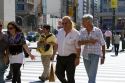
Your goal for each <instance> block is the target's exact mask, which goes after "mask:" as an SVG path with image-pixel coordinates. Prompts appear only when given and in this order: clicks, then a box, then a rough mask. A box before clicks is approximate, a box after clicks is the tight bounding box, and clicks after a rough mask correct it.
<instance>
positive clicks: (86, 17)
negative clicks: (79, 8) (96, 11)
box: [82, 14, 93, 23]
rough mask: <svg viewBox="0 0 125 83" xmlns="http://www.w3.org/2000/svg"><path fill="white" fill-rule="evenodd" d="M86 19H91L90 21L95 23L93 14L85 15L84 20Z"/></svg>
mask: <svg viewBox="0 0 125 83" xmlns="http://www.w3.org/2000/svg"><path fill="white" fill-rule="evenodd" d="M84 19H87V20H89V21H90V22H92V23H93V16H92V15H91V14H85V15H83V17H82V20H84Z"/></svg>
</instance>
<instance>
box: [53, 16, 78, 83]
mask: <svg viewBox="0 0 125 83" xmlns="http://www.w3.org/2000/svg"><path fill="white" fill-rule="evenodd" d="M62 24H63V28H61V29H60V30H59V31H58V34H57V46H56V47H57V48H56V49H57V50H58V51H57V52H58V55H57V63H56V71H55V73H56V76H57V78H58V79H59V80H60V81H61V83H75V79H74V76H75V69H76V66H77V65H79V62H80V46H78V42H77V41H79V35H80V34H79V32H78V31H77V30H76V29H75V25H74V23H73V21H72V20H71V18H70V17H69V16H64V17H63V18H62ZM56 49H55V50H54V54H55V53H56ZM51 59H54V55H53V56H52V58H51ZM65 72H66V73H65ZM65 74H66V75H65ZM65 76H67V77H65ZM66 78H67V79H66Z"/></svg>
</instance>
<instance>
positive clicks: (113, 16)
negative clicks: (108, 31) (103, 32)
mask: <svg viewBox="0 0 125 83" xmlns="http://www.w3.org/2000/svg"><path fill="white" fill-rule="evenodd" d="M117 3H118V0H111V8H112V44H113V43H114V42H113V31H114V28H115V9H116V8H117Z"/></svg>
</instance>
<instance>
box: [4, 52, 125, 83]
mask: <svg viewBox="0 0 125 83" xmlns="http://www.w3.org/2000/svg"><path fill="white" fill-rule="evenodd" d="M32 52H33V54H36V55H38V54H37V52H35V51H32ZM111 55H114V53H113V52H107V53H106V62H105V64H104V65H100V64H99V68H98V74H97V82H96V83H125V64H124V62H125V52H120V53H119V56H117V57H114V56H113V57H112V56H111ZM55 63H56V62H54V65H55ZM21 71H22V77H21V79H22V83H41V82H38V81H39V79H38V77H39V76H40V75H41V73H42V71H43V67H42V64H41V60H40V56H37V57H36V60H35V61H31V60H30V59H26V61H25V64H24V68H23V67H22V68H21ZM7 73H8V70H7V72H6V73H5V76H6V75H7ZM75 79H76V83H87V81H88V78H87V75H86V71H85V68H84V63H83V60H82V58H81V62H80V65H79V66H77V68H76V75H75ZM6 83H11V82H10V81H7V82H6ZM45 83H49V82H48V81H46V82H45ZM54 83H60V82H59V80H58V79H57V78H56V82H54Z"/></svg>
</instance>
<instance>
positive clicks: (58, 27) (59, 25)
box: [54, 19, 63, 35]
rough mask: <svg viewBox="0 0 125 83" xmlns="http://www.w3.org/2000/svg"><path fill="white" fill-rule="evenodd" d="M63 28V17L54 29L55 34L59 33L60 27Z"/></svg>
mask: <svg viewBox="0 0 125 83" xmlns="http://www.w3.org/2000/svg"><path fill="white" fill-rule="evenodd" d="M61 28H63V26H62V19H59V20H58V23H57V28H56V29H55V30H54V34H55V35H57V34H58V31H59V29H61Z"/></svg>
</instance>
